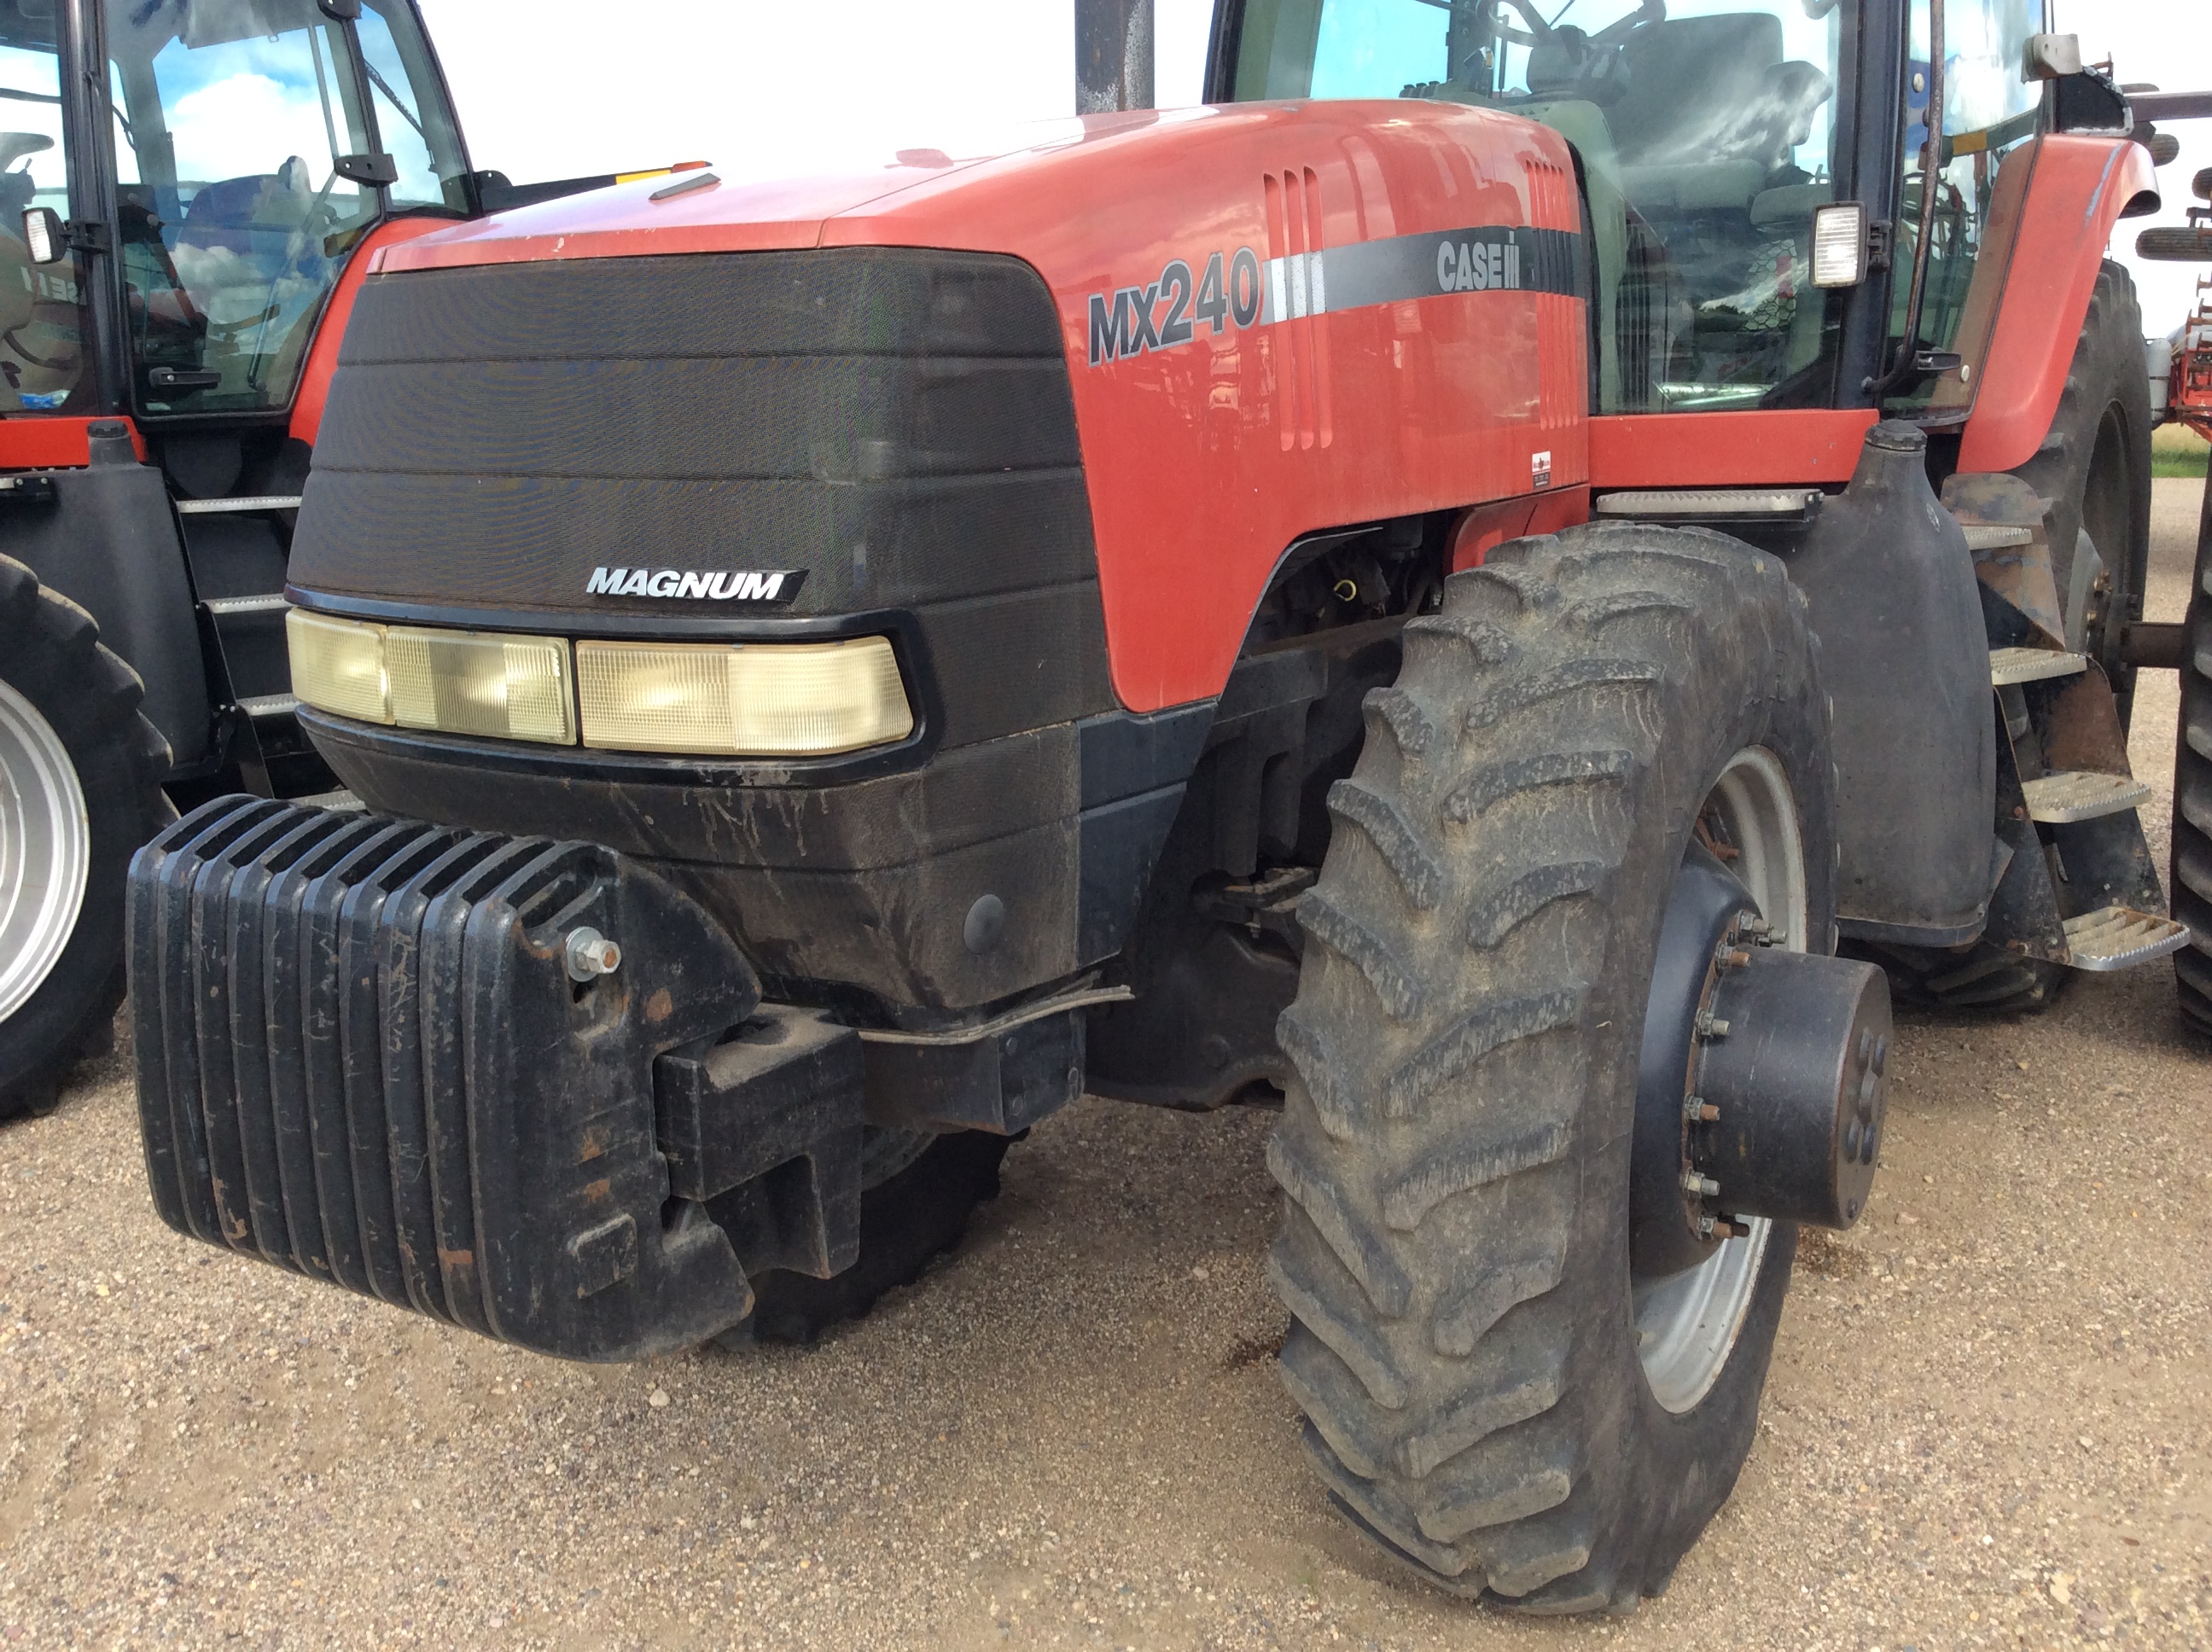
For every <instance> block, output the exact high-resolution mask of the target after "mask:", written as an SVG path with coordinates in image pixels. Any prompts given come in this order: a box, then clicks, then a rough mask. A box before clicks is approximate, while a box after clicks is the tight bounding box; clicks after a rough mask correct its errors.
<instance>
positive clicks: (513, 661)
mask: <svg viewBox="0 0 2212 1652" xmlns="http://www.w3.org/2000/svg"><path fill="white" fill-rule="evenodd" d="M384 668H385V671H386V675H387V676H389V677H390V678H391V680H392V720H393V721H394V722H396V723H398V725H399V726H400V727H402V728H429V729H436V730H438V731H439V732H441V733H446V734H489V735H492V736H494V737H495V738H507V739H511V740H540V741H544V742H545V743H546V744H551V745H574V744H575V743H576V724H575V716H574V710H573V708H574V704H575V700H574V696H573V695H571V694H570V693H569V692H568V643H567V642H566V641H562V639H560V638H558V637H513V636H502V635H499V634H497V633H495V632H488V631H422V630H416V629H411V628H408V627H403V626H397V625H395V626H392V628H391V629H388V630H386V632H385V634H384Z"/></svg>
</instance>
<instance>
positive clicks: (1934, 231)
mask: <svg viewBox="0 0 2212 1652" xmlns="http://www.w3.org/2000/svg"><path fill="white" fill-rule="evenodd" d="M2041 27H2043V5H2042V0H1947V3H1946V4H1945V6H1944V8H1943V145H1942V154H1941V155H1939V156H1938V157H1937V171H1936V193H1935V198H1934V201H1933V203H1932V205H1931V207H1930V209H1929V214H1928V217H1929V224H1930V226H1931V228H1930V230H1929V248H1928V276H1927V281H1926V283H1925V287H1924V289H1923V297H1922V300H1921V307H1920V329H1919V334H1918V337H1917V340H1916V341H1915V342H1916V344H1917V348H1919V349H1927V350H1943V351H1950V352H1953V353H1955V354H1956V355H1959V356H1960V360H1961V361H1962V363H1963V365H1964V367H1965V368H1966V371H1965V372H1964V373H1960V372H1957V371H1953V372H1951V373H1948V374H1943V375H1941V376H1940V377H1931V378H1928V379H1923V380H1920V381H1919V382H1918V383H1917V384H1915V385H1913V386H1908V387H1907V388H1906V389H1905V392H1904V393H1903V394H1901V395H1899V396H1898V397H1896V398H1893V401H1892V404H1891V405H1892V406H1893V408H1895V409H1898V410H1908V411H1921V410H1925V411H1931V412H1938V413H1940V412H1944V411H1953V412H1956V411H1962V410H1964V409H1966V407H1968V406H1970V405H1971V404H1972V401H1973V380H1974V375H1975V373H1976V371H1977V369H1978V368H1979V367H1980V366H1981V363H1982V360H1983V357H1984V355H1985V354H1986V352H1987V349H1988V346H1989V335H1990V329H1991V327H1992V326H1993V325H1995V323H1996V308H1997V301H1998V299H1999V298H2000V297H2001V296H2002V291H2003V287H2004V277H2005V272H2006V266H2007V264H2008V262H2009V260H2010V257H2011V252H2012V247H2011V233H2012V228H2013V226H2014V224H2015V222H2016V215H2017V209H2018V205H2019V203H2020V200H2021V197H2023V196H2024V195H2025V194H2026V192H2027V175H2028V172H2029V169H2030V168H2031V167H2033V165H2034V159H2035V151H2034V147H2033V143H2031V140H2032V139H2033V137H2035V136H2036V134H2037V132H2038V131H2039V130H2040V126H2041V112H2042V104H2043V100H2042V93H2043V88H2042V85H2041V83H2040V82H2032V81H2029V80H2027V79H2026V78H2025V77H2024V76H2022V75H2021V62H2022V59H2023V58H2024V57H2025V55H2026V52H2027V39H2028V36H2029V35H2031V34H2033V33H2035V32H2036V31H2037V30H2039V29H2040V28H2041ZM1930 39H1931V37H1930V33H1929V20H1928V3H1927V0H1914V4H1913V8H1912V49H1911V63H1910V64H1909V65H1908V68H1907V70H1906V73H1907V84H1906V88H1905V100H1906V108H1907V111H1908V113H1907V116H1906V119H1907V122H1908V123H1909V124H1908V125H1907V127H1906V131H1905V155H1904V167H1905V180H1904V182H1905V187H1904V191H1903V194H1902V196H1901V197H1900V202H1899V248H1898V260H1897V269H1898V270H1899V278H1898V279H1897V280H1896V281H1895V282H1894V283H1893V288H1892V293H1891V301H1890V328H1889V331H1890V342H1891V346H1892V348H1893V349H1895V348H1897V347H1898V346H1900V345H1901V344H1902V343H1904V340H1905V321H1906V316H1907V312H1908V310H1909V307H1910V303H1911V269H1912V263H1913V259H1914V258H1916V257H1917V248H1918V242H1919V239H1920V234H1921V225H1920V216H1921V197H1922V192H1923V191H1922V182H1923V180H1922V173H1921V168H1922V164H1923V153H1924V149H1925V146H1926V143H1927V139H1928V98H1929V53H1930V51H1931V49H1932V48H1931V46H1930Z"/></svg>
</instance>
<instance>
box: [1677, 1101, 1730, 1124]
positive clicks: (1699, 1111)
mask: <svg viewBox="0 0 2212 1652" xmlns="http://www.w3.org/2000/svg"><path fill="white" fill-rule="evenodd" d="M1720 1115H1721V1110H1720V1108H1717V1107H1715V1106H1714V1105H1713V1104H1712V1103H1711V1102H1709V1101H1707V1100H1706V1099H1705V1097H1704V1096H1684V1097H1683V1098H1682V1122H1683V1123H1685V1124H1711V1123H1713V1122H1714V1121H1717V1119H1719V1117H1720Z"/></svg>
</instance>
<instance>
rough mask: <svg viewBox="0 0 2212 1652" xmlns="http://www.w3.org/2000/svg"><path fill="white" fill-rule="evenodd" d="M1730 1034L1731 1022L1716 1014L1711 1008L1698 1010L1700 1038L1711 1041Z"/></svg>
mask: <svg viewBox="0 0 2212 1652" xmlns="http://www.w3.org/2000/svg"><path fill="white" fill-rule="evenodd" d="M1727 1036H1729V1023H1727V1022H1725V1021H1723V1020H1722V1019H1721V1018H1720V1017H1718V1016H1717V1015H1715V1014H1714V1013H1713V1012H1712V1011H1711V1010H1700V1011H1698V1037H1699V1039H1700V1040H1702V1041H1705V1042H1711V1041H1712V1040H1713V1039H1716V1038H1726V1037H1727Z"/></svg>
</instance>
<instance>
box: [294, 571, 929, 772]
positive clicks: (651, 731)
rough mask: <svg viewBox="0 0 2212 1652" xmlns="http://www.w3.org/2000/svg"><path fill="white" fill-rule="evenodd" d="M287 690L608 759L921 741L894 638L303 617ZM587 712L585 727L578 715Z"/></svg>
mask: <svg viewBox="0 0 2212 1652" xmlns="http://www.w3.org/2000/svg"><path fill="white" fill-rule="evenodd" d="M284 625H285V635H286V638H287V641H288V642H289V646H290V650H291V656H292V691H293V693H295V694H296V695H298V696H299V697H300V698H301V701H304V702H306V703H307V704H308V705H310V706H313V707H314V708H317V709H318V710H321V711H327V712H331V713H333V714H336V715H337V716H340V717H352V718H357V719H359V720H362V721H363V722H368V723H381V724H384V725H386V726H395V725H396V726H398V727H401V728H420V729H431V730H435V731H436V732H440V733H443V734H473V735H489V736H490V737H492V738H498V739H510V740H534V741H538V742H540V743H543V744H549V745H574V744H576V740H577V736H578V732H579V727H580V729H581V733H582V738H583V743H584V744H586V745H587V746H597V747H600V748H603V749H605V750H614V751H661V752H676V753H684V752H692V753H696V754H698V755H701V756H744V757H794V756H831V755H834V754H836V753H837V752H841V751H856V750H860V748H862V747H864V746H872V745H886V744H892V743H894V742H896V741H899V740H903V739H905V738H907V737H908V735H910V734H912V733H913V732H914V710H913V708H912V707H911V706H909V705H908V702H907V697H906V687H905V684H904V683H902V681H901V680H900V677H899V668H898V657H897V655H896V653H894V652H893V651H892V648H891V645H890V639H889V638H887V637H854V638H851V639H848V640H847V641H839V642H797V643H790V642H778V643H675V642H595V641H584V642H578V643H576V644H575V645H574V651H575V652H574V681H573V682H572V681H571V665H570V659H571V656H570V653H569V649H570V644H569V643H568V640H567V639H566V638H563V637H530V636H512V635H507V634H506V633H504V632H496V631H448V630H439V629H428V628H425V627H420V626H404V625H374V624H369V623H363V622H361V621H356V620H343V619H336V618H333V617H331V616H330V615H327V614H314V613H309V612H307V610H304V609H297V608H295V609H294V610H292V611H291V612H290V613H289V614H287V615H286V616H285V618H284ZM579 708H580V711H581V716H580V717H579V715H578V712H579Z"/></svg>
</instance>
